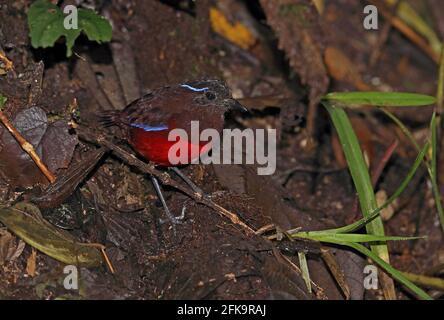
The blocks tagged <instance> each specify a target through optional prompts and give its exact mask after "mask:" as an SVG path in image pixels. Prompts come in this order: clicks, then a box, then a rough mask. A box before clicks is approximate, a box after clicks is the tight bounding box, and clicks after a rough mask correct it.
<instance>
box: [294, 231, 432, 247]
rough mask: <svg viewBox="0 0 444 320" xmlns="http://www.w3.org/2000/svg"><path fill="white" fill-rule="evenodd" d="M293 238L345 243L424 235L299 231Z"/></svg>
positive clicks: (396, 239)
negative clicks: (404, 235)
mask: <svg viewBox="0 0 444 320" xmlns="http://www.w3.org/2000/svg"><path fill="white" fill-rule="evenodd" d="M291 237H292V238H303V239H310V240H314V241H321V242H329V243H338V244H340V243H344V242H347V243H348V242H356V243H360V242H364V243H370V242H386V241H406V240H417V239H422V238H424V237H403V236H376V235H373V234H359V233H344V234H343V233H328V232H325V233H321V232H316V233H313V232H309V231H308V232H298V233H295V234H292V235H291Z"/></svg>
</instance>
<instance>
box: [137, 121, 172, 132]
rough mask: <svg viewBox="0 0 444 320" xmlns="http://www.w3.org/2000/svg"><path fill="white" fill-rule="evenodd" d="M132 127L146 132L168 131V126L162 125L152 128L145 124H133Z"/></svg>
mask: <svg viewBox="0 0 444 320" xmlns="http://www.w3.org/2000/svg"><path fill="white" fill-rule="evenodd" d="M130 126H131V127H134V128H139V129H143V130H144V131H162V130H166V129H168V126H166V125H164V124H162V125H160V126H150V125H148V124H143V123H131V124H130Z"/></svg>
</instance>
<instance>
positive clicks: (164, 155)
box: [130, 128, 211, 167]
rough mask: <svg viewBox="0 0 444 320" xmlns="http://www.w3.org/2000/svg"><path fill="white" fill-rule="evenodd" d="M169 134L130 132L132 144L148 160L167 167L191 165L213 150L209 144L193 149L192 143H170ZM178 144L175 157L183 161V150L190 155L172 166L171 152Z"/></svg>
mask: <svg viewBox="0 0 444 320" xmlns="http://www.w3.org/2000/svg"><path fill="white" fill-rule="evenodd" d="M168 133H169V130H162V131H145V130H143V129H139V128H132V129H131V130H130V143H131V145H132V146H133V148H134V149H135V150H136V151H137V152H138V153H140V154H141V155H142V156H144V157H145V158H146V159H148V160H150V161H152V162H154V163H155V164H157V165H161V166H165V167H171V166H177V165H185V164H189V163H191V162H192V161H194V160H196V159H198V158H199V156H200V155H202V154H204V153H206V152H208V151H209V150H210V149H211V145H210V143H208V142H204V143H199V145H198V146H197V147H193V145H192V144H191V142H190V141H168ZM176 143H178V145H177V146H176V147H178V148H177V153H176V154H175V156H176V157H178V159H182V156H183V155H182V154H180V151H181V150H188V155H187V156H186V158H185V159H186V160H185V161H183V160H182V161H179V163H175V164H172V163H171V162H170V159H169V152H170V150H172V149H171V148H172V147H173V146H174V145H175V144H176Z"/></svg>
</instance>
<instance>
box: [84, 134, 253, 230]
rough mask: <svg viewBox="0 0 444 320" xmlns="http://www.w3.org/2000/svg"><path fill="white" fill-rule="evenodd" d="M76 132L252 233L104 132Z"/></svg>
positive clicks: (217, 207) (221, 208)
mask: <svg viewBox="0 0 444 320" xmlns="http://www.w3.org/2000/svg"><path fill="white" fill-rule="evenodd" d="M76 132H77V134H78V136H79V138H80V139H83V140H85V141H88V142H92V143H94V144H97V145H100V146H104V147H106V148H108V149H109V150H111V151H112V152H113V153H114V154H115V155H116V156H117V157H119V158H120V159H121V160H122V161H124V162H125V163H127V164H129V165H130V166H134V167H136V168H138V169H139V170H141V171H142V172H145V173H148V174H150V175H152V176H154V177H156V178H157V179H158V180H159V181H160V182H161V183H162V184H163V185H167V186H170V187H173V188H175V189H177V190H179V191H181V192H182V193H184V194H186V195H187V196H189V197H190V198H192V199H193V200H195V201H196V202H198V203H201V204H203V205H205V206H207V207H209V208H211V209H213V210H215V211H216V212H217V213H219V214H220V215H222V216H224V217H226V218H228V219H230V221H231V222H232V223H234V224H236V225H238V226H240V227H242V229H244V231H246V233H247V234H248V235H254V233H255V230H253V229H252V228H251V227H249V226H248V225H247V224H245V223H244V222H243V221H242V220H241V219H240V218H239V217H238V216H237V215H236V214H234V213H232V212H230V211H229V210H227V209H225V208H224V207H222V206H220V205H218V204H217V203H214V202H213V201H211V200H210V199H209V198H207V197H205V196H204V195H202V194H200V193H197V192H194V191H192V190H190V189H189V188H187V187H184V186H183V185H182V184H179V183H177V182H176V181H175V180H173V179H171V177H170V175H169V174H167V173H166V172H162V171H159V170H157V169H156V168H155V167H154V165H153V164H151V163H145V162H143V161H141V160H139V159H137V158H136V157H135V156H134V155H133V154H131V153H129V152H127V151H126V150H124V149H123V148H121V147H119V146H117V145H116V144H114V143H113V142H111V139H108V138H107V137H106V136H105V135H104V134H102V133H95V132H93V131H91V130H89V129H87V128H85V127H84V126H78V127H77V128H76Z"/></svg>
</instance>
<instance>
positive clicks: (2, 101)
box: [0, 94, 8, 111]
mask: <svg viewBox="0 0 444 320" xmlns="http://www.w3.org/2000/svg"><path fill="white" fill-rule="evenodd" d="M6 100H8V98H6V97H5V96H4V95H2V94H0V111H2V109H3V106H4V105H5V103H6Z"/></svg>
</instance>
